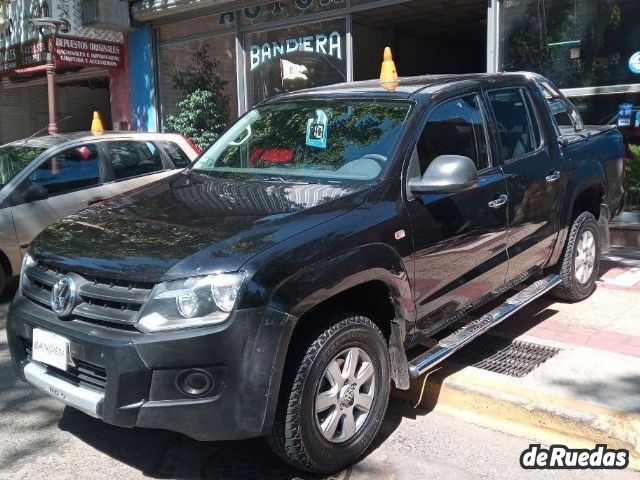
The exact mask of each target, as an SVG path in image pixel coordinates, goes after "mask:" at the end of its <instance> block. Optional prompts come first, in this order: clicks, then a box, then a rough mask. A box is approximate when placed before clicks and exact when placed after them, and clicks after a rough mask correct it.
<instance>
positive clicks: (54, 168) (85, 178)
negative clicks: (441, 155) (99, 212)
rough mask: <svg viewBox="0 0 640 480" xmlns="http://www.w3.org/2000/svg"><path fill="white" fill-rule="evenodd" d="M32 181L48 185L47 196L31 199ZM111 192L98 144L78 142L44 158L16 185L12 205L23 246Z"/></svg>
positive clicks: (20, 243)
mask: <svg viewBox="0 0 640 480" xmlns="http://www.w3.org/2000/svg"><path fill="white" fill-rule="evenodd" d="M32 184H36V185H38V186H40V187H43V188H44V189H46V192H47V195H48V197H47V198H45V199H43V200H37V201H32V202H28V201H26V200H25V198H24V193H25V192H26V190H27V189H28V188H29V186H31V185H32ZM108 195H109V188H108V187H106V186H104V185H103V184H102V166H101V162H100V156H99V153H98V147H97V145H95V144H84V145H78V146H75V147H72V148H69V149H66V150H64V151H61V152H59V153H57V154H54V155H52V156H51V157H49V158H47V159H46V160H44V161H43V162H42V163H40V164H39V165H38V166H37V167H36V168H35V169H34V170H33V172H32V173H31V174H30V175H29V176H28V177H27V178H26V179H25V180H24V181H23V182H22V183H21V184H20V185H19V186H18V187H17V188H16V190H15V191H14V192H13V194H12V197H11V198H12V200H11V202H12V204H13V206H12V207H11V211H12V215H13V221H14V225H15V229H16V236H17V238H18V243H19V245H20V248H21V249H24V248H26V247H27V246H28V245H29V244H30V243H31V241H32V240H33V239H34V238H35V236H36V235H38V233H40V232H41V231H42V230H44V229H45V228H46V227H47V226H49V225H50V224H52V223H54V222H57V221H59V220H61V219H62V218H64V217H66V216H67V215H71V214H72V213H75V212H77V211H79V210H82V209H83V208H85V207H87V206H88V205H89V204H91V203H93V202H95V201H99V200H100V199H103V198H105V197H107V196H108Z"/></svg>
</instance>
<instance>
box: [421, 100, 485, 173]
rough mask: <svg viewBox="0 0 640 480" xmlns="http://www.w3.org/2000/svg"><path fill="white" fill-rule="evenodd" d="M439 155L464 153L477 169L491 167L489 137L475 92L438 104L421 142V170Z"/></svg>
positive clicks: (422, 171)
mask: <svg viewBox="0 0 640 480" xmlns="http://www.w3.org/2000/svg"><path fill="white" fill-rule="evenodd" d="M440 155H462V156H465V157H469V158H470V159H471V160H473V161H474V163H475V164H476V167H477V168H478V170H484V169H485V168H487V167H488V166H489V156H488V153H487V138H486V129H485V124H484V119H483V116H482V111H481V109H480V106H479V101H478V97H477V96H476V95H468V96H466V97H461V98H456V99H454V100H450V101H448V102H445V103H443V104H442V105H439V106H438V107H436V108H435V109H434V110H433V112H432V113H431V115H429V120H428V121H427V125H426V126H425V129H424V131H423V132H422V136H421V137H420V140H419V141H418V157H419V159H420V170H421V173H423V174H424V172H425V171H426V170H427V167H428V166H429V164H430V163H431V162H432V161H433V160H434V159H435V158H436V157H439V156H440Z"/></svg>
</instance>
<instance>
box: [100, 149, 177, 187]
mask: <svg viewBox="0 0 640 480" xmlns="http://www.w3.org/2000/svg"><path fill="white" fill-rule="evenodd" d="M105 147H106V156H107V165H108V168H109V170H110V173H109V176H110V177H109V178H111V179H112V180H113V181H112V182H111V183H110V184H109V187H110V188H111V192H112V194H113V195H119V194H121V193H125V192H128V191H130V190H133V189H135V188H138V187H140V186H142V185H146V184H148V183H151V182H153V181H155V180H159V179H161V178H163V177H166V176H167V175H170V174H171V173H173V171H174V170H173V169H172V166H170V165H168V164H167V163H165V161H164V159H163V155H162V152H161V150H160V148H159V147H158V146H157V145H156V144H155V143H154V142H151V141H140V140H118V141H110V142H107V143H106V145H105Z"/></svg>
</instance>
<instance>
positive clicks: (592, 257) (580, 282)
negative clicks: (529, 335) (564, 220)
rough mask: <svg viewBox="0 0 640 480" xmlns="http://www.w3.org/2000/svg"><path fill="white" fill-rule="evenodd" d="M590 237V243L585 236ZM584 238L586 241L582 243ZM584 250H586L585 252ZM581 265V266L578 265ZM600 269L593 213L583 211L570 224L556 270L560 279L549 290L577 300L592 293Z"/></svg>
mask: <svg viewBox="0 0 640 480" xmlns="http://www.w3.org/2000/svg"><path fill="white" fill-rule="evenodd" d="M589 239H591V240H592V242H593V245H591V244H590V243H589V242H588V240H589ZM584 242H587V243H584ZM585 252H588V254H586V255H585ZM581 267H582V268H581ZM599 269H600V230H599V229H598V222H597V221H596V219H595V217H594V216H593V214H591V213H589V212H584V213H582V214H580V216H578V218H576V219H575V221H574V222H573V225H572V226H571V231H570V232H569V238H568V239H567V244H566V246H565V251H564V256H563V258H562V263H561V264H560V266H559V274H560V279H561V280H562V282H561V283H560V284H559V285H558V286H557V287H556V288H555V289H554V290H553V291H552V293H553V295H554V296H555V297H557V298H559V299H561V300H568V301H570V302H578V301H580V300H584V299H585V298H587V297H588V296H589V295H591V294H592V293H593V291H594V290H595V288H596V278H597V277H598V270H599Z"/></svg>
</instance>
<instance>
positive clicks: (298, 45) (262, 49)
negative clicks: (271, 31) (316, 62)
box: [249, 32, 342, 70]
mask: <svg viewBox="0 0 640 480" xmlns="http://www.w3.org/2000/svg"><path fill="white" fill-rule="evenodd" d="M302 52H308V53H316V54H318V55H326V56H330V57H336V58H338V59H340V60H342V37H341V36H340V33H338V32H331V33H330V34H329V35H325V34H323V33H319V34H317V35H309V36H304V37H299V38H288V39H286V40H282V41H275V42H266V43H263V44H262V45H251V47H250V48H249V57H250V69H251V70H254V69H256V68H258V67H259V66H260V65H262V64H263V63H265V62H267V61H269V60H272V59H275V58H278V57H282V56H284V55H289V54H295V53H302Z"/></svg>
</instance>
